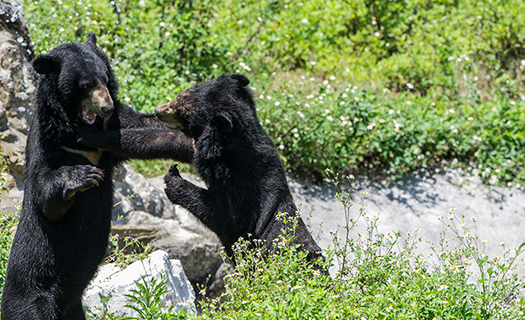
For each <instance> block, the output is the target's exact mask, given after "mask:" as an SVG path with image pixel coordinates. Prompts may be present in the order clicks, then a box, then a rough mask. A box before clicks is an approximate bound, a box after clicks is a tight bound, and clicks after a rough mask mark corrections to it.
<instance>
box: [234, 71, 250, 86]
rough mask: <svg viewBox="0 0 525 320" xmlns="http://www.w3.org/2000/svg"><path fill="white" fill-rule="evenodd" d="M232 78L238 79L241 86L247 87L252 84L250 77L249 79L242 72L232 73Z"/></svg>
mask: <svg viewBox="0 0 525 320" xmlns="http://www.w3.org/2000/svg"><path fill="white" fill-rule="evenodd" d="M231 78H232V79H234V80H236V81H237V83H238V84H239V87H246V86H247V85H248V84H250V79H248V78H247V77H246V76H243V75H242V74H232V75H231Z"/></svg>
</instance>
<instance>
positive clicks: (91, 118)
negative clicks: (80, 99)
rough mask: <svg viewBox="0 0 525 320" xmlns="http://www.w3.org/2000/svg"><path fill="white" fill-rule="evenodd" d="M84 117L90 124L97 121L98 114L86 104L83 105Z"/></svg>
mask: <svg viewBox="0 0 525 320" xmlns="http://www.w3.org/2000/svg"><path fill="white" fill-rule="evenodd" d="M82 117H83V118H84V120H85V121H86V122H87V123H88V124H93V123H95V120H96V119H97V114H96V113H94V112H93V111H92V110H91V109H89V107H88V106H87V105H85V104H83V105H82Z"/></svg>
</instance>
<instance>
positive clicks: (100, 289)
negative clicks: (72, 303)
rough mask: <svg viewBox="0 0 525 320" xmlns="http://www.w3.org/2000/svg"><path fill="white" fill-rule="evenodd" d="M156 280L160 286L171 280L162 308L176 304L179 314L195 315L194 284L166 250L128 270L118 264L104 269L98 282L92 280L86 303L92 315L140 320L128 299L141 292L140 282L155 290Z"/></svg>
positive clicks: (154, 254)
mask: <svg viewBox="0 0 525 320" xmlns="http://www.w3.org/2000/svg"><path fill="white" fill-rule="evenodd" d="M152 279H155V281H156V283H157V284H158V283H159V282H160V281H161V280H162V279H165V280H167V285H166V288H165V290H167V291H168V292H167V293H165V294H163V295H162V297H161V303H160V305H161V306H164V307H166V308H168V307H169V306H171V305H173V310H172V311H173V312H172V313H174V314H177V313H179V312H180V310H181V309H184V310H186V311H187V312H189V313H195V312H196V309H195V303H194V301H195V293H194V292H193V288H192V286H191V283H190V282H189V281H188V279H187V278H186V275H185V274H184V270H183V269H182V265H181V263H180V261H178V260H170V258H169V255H168V254H167V253H166V252H164V251H155V252H153V253H151V254H150V255H149V256H148V258H146V259H144V260H142V261H136V262H134V263H132V264H130V265H129V266H127V267H126V268H120V267H119V266H117V265H115V264H107V265H104V266H101V267H100V268H99V270H98V272H97V276H96V277H95V279H93V280H92V281H91V283H90V284H89V286H88V288H87V289H86V292H85V293H84V299H83V304H84V306H85V307H86V308H87V312H88V314H91V315H93V316H100V315H101V314H102V313H104V312H106V313H115V314H117V315H119V316H121V317H122V316H130V317H137V316H138V315H139V314H138V313H137V312H135V311H133V310H132V309H130V308H125V306H126V305H128V304H132V302H131V301H130V300H129V299H128V298H127V297H126V296H125V295H130V294H132V292H131V290H137V289H138V287H137V285H136V282H138V283H140V284H147V285H148V286H150V287H151V284H152V282H151V281H152Z"/></svg>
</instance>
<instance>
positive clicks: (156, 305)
mask: <svg viewBox="0 0 525 320" xmlns="http://www.w3.org/2000/svg"><path fill="white" fill-rule="evenodd" d="M135 284H136V285H137V289H133V290H131V294H127V295H126V297H127V298H128V299H129V300H130V304H127V305H126V306H125V307H126V308H129V309H132V310H134V311H136V312H137V313H138V314H139V317H124V318H122V319H123V320H133V319H137V320H140V319H145V320H174V319H186V317H185V313H184V312H182V313H181V314H179V315H174V314H172V313H171V312H172V310H173V305H171V306H163V305H162V304H161V301H162V296H163V295H164V294H166V293H168V292H169V291H168V290H166V285H167V284H168V280H167V279H166V278H165V276H162V277H161V278H160V279H155V278H149V279H146V278H145V277H142V282H137V281H136V282H135Z"/></svg>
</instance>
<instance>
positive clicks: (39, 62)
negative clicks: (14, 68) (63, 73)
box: [33, 54, 60, 74]
mask: <svg viewBox="0 0 525 320" xmlns="http://www.w3.org/2000/svg"><path fill="white" fill-rule="evenodd" d="M33 69H35V71H36V72H37V73H39V74H50V73H52V72H53V71H56V70H59V69H60V61H58V59H56V58H53V57H51V56H48V55H45V54H41V55H39V56H38V57H36V59H35V60H33Z"/></svg>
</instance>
